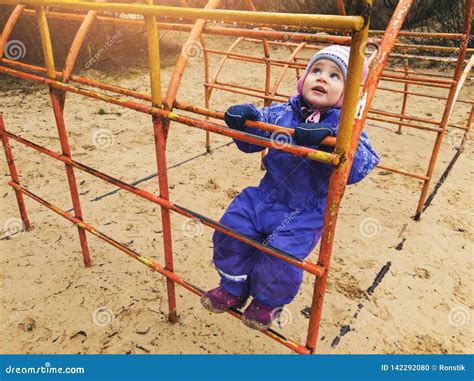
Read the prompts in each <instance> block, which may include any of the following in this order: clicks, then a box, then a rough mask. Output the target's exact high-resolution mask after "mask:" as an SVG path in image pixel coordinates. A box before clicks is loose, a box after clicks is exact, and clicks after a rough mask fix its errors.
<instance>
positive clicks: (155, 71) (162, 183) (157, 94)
mask: <svg viewBox="0 0 474 381" xmlns="http://www.w3.org/2000/svg"><path fill="white" fill-rule="evenodd" d="M147 3H148V4H150V5H152V4H153V0H147ZM145 26H146V34H147V44H148V60H149V65H150V87H151V102H152V106H153V107H157V108H162V100H161V68H160V44H159V37H158V29H157V26H156V18H155V16H145ZM165 124H166V122H165V119H164V118H163V117H161V116H153V131H154V136H155V153H156V164H157V168H158V186H159V189H160V196H161V197H163V198H164V199H165V200H169V187H168V173H167V168H166V166H167V164H166V138H165V131H164V129H165V127H164V126H165ZM161 223H162V227H163V247H164V254H165V265H166V267H165V268H166V269H167V270H169V271H171V272H173V271H174V265H173V244H172V243H173V240H172V237H171V216H170V211H169V209H167V208H165V207H163V206H162V207H161ZM166 287H167V292H168V320H169V321H170V322H171V323H175V322H176V321H177V320H178V315H177V313H176V290H175V284H174V282H173V280H172V279H171V278H167V279H166Z"/></svg>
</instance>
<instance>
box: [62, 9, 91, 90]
mask: <svg viewBox="0 0 474 381" xmlns="http://www.w3.org/2000/svg"><path fill="white" fill-rule="evenodd" d="M96 15H97V12H95V11H89V12H88V13H87V15H86V17H85V18H84V21H83V22H82V24H81V26H80V27H79V30H78V31H77V33H76V36H75V37H74V41H73V42H72V45H71V48H70V49H69V53H68V55H67V57H66V63H65V64H64V69H63V82H65V83H67V82H69V77H70V76H71V73H72V70H73V68H74V65H75V64H76V60H77V56H78V55H79V50H80V49H81V46H82V44H83V43H84V39H85V38H86V35H87V32H88V31H89V29H90V28H91V26H92V23H93V22H94V18H95V17H96Z"/></svg>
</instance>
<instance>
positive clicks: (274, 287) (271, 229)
mask: <svg viewBox="0 0 474 381" xmlns="http://www.w3.org/2000/svg"><path fill="white" fill-rule="evenodd" d="M255 110H256V111H257V112H258V114H259V117H258V120H259V121H262V122H266V123H271V124H276V125H279V126H285V127H290V128H295V127H296V126H297V125H298V124H299V123H302V122H304V121H305V120H304V116H303V114H302V111H301V100H300V96H294V97H292V98H290V99H289V101H288V102H287V103H284V104H272V105H271V106H270V107H264V108H263V109H262V110H260V111H258V110H257V109H256V108H255ZM339 116H340V110H339V109H334V108H333V109H329V110H326V111H325V112H322V113H321V119H320V123H324V124H325V125H326V126H329V127H330V128H331V129H332V131H333V135H334V136H335V135H336V133H337V128H338V124H339ZM242 131H245V132H248V133H251V134H255V135H259V136H264V137H270V133H269V132H265V131H261V130H257V129H254V128H249V127H245V126H244V127H243V129H242ZM235 143H236V145H237V147H238V148H239V149H240V150H241V151H243V152H247V153H250V152H259V151H262V150H263V149H264V147H261V146H258V145H254V144H251V143H247V142H243V141H240V140H236V139H235ZM291 143H292V144H295V143H294V141H292V142H291ZM312 148H316V147H312ZM318 149H320V150H326V151H328V152H329V151H330V150H331V148H330V147H324V146H320V147H318ZM379 161H380V159H379V157H378V156H377V154H376V153H375V151H374V150H373V148H372V146H371V145H370V142H369V139H368V136H367V134H366V133H365V132H362V134H361V137H360V140H359V145H358V147H357V151H356V153H355V155H354V161H353V165H352V169H351V172H350V175H349V180H348V184H354V183H356V182H358V181H360V180H362V179H363V178H364V177H365V176H366V175H367V174H368V173H369V172H370V171H371V170H372V169H373V168H374V167H375V166H376V165H377V164H378V163H379ZM263 162H264V165H265V168H266V173H265V176H264V177H263V179H262V180H261V182H260V184H259V186H258V187H248V188H245V189H244V190H243V191H242V192H241V193H240V194H239V195H238V196H237V197H236V198H235V199H234V200H233V201H232V203H231V204H230V206H229V207H228V208H227V210H226V212H225V214H224V215H223V216H222V218H221V220H220V222H221V223H222V224H224V225H226V226H229V227H231V228H232V229H235V230H237V231H238V232H240V233H242V234H245V235H246V236H249V237H251V238H253V239H254V240H257V241H259V242H263V243H264V244H268V245H270V246H273V247H275V248H278V249H280V250H282V251H284V252H287V253H289V254H291V255H293V256H295V257H298V258H300V259H304V258H306V257H307V256H308V255H309V254H310V253H311V252H312V250H313V249H314V247H315V246H316V244H317V243H318V241H319V239H320V238H321V234H322V229H323V220H324V209H325V203H326V196H327V193H328V184H329V177H330V174H331V169H332V166H331V165H329V164H323V163H319V162H316V161H313V160H310V159H306V158H303V157H299V156H295V155H292V154H290V153H286V152H283V151H281V150H277V149H269V151H268V154H267V155H265V156H264V158H263ZM213 243H214V256H213V260H214V264H215V266H216V269H217V271H218V272H219V274H220V276H221V286H222V287H223V288H224V289H225V290H226V291H227V292H230V293H231V294H233V295H236V296H240V297H248V296H249V295H252V297H253V298H254V299H255V300H256V301H257V302H260V303H262V304H265V305H268V306H272V307H277V306H282V305H284V304H288V303H290V302H291V301H292V300H293V299H294V297H295V296H296V294H297V293H298V290H299V288H300V285H301V281H302V279H303V270H301V269H300V268H298V267H296V266H294V265H291V264H289V263H287V262H285V261H282V260H280V259H278V258H276V257H273V256H271V255H269V254H267V253H265V252H262V251H260V250H258V249H256V248H254V247H252V246H249V245H247V244H245V243H243V242H240V241H238V240H236V239H235V238H232V237H229V236H228V235H226V234H224V233H221V232H219V231H215V232H214V235H213Z"/></svg>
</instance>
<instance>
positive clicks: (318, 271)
mask: <svg viewBox="0 0 474 381" xmlns="http://www.w3.org/2000/svg"><path fill="white" fill-rule="evenodd" d="M0 135H5V136H8V137H9V138H11V139H13V140H15V141H17V142H19V143H22V144H24V145H26V146H28V147H30V148H33V149H35V150H36V151H38V152H41V153H43V154H46V155H48V156H50V157H52V158H54V159H56V160H59V161H61V162H63V163H66V164H69V165H72V166H73V167H75V168H77V169H79V170H82V171H84V172H87V173H89V174H90V175H92V176H95V177H98V178H100V179H101V180H104V181H106V182H108V183H110V184H113V185H115V186H118V187H120V188H122V189H124V190H127V191H129V192H131V193H133V194H135V195H137V196H140V197H142V198H144V199H146V200H148V201H151V202H154V203H155V204H158V205H160V206H162V207H164V208H167V209H169V210H172V211H173V212H176V213H178V214H181V215H183V216H185V217H188V218H192V219H198V220H199V221H201V222H202V223H203V224H204V225H206V226H209V227H211V228H213V229H215V230H218V231H220V232H222V233H224V234H227V235H229V236H231V237H233V238H235V239H237V240H239V241H241V242H244V243H246V244H248V245H250V246H253V247H255V248H256V249H259V250H261V251H264V252H265V253H267V254H270V255H272V256H274V257H276V258H278V259H281V260H283V261H285V262H288V263H290V264H292V265H294V266H296V267H299V268H301V269H303V270H306V271H308V272H310V273H312V274H313V275H316V276H317V277H320V276H322V274H323V273H324V268H323V267H321V266H319V265H318V264H315V263H312V262H310V261H307V260H302V259H299V258H297V257H295V256H293V255H291V254H288V253H286V252H284V251H282V250H279V249H277V248H275V247H273V246H270V245H264V244H262V243H261V242H258V241H256V240H254V239H251V238H249V237H246V236H245V235H243V234H241V233H239V232H237V231H235V230H233V229H231V228H229V227H227V226H225V225H223V224H221V223H219V222H216V221H213V220H211V219H208V218H207V217H205V216H202V215H200V214H199V213H196V212H194V211H191V210H189V209H187V208H184V207H181V206H178V205H176V204H173V203H172V202H170V201H168V200H166V199H164V198H161V197H159V196H155V195H154V194H153V193H149V192H147V191H145V190H142V189H139V188H136V187H134V186H133V185H130V184H127V183H125V182H123V181H121V180H119V179H116V178H114V177H112V176H109V175H107V174H105V173H102V172H100V171H98V170H96V169H94V168H91V167H89V166H87V165H84V164H82V163H80V162H78V161H76V160H73V159H71V158H69V157H65V156H63V155H60V154H59V153H57V152H54V151H51V150H49V149H47V148H45V147H42V146H40V145H38V144H36V143H33V142H31V141H29V140H27V139H25V138H22V137H20V136H18V135H15V134H13V133H11V132H8V131H3V132H2V131H0Z"/></svg>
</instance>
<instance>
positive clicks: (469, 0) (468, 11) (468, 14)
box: [415, 0, 474, 221]
mask: <svg viewBox="0 0 474 381" xmlns="http://www.w3.org/2000/svg"><path fill="white" fill-rule="evenodd" d="M473 1H474V0H466V4H465V14H464V31H463V37H462V39H461V46H460V48H459V56H458V61H457V64H456V69H455V71H454V76H453V83H452V85H451V88H450V89H449V94H448V100H447V101H446V106H445V108H444V113H443V117H442V118H441V124H440V128H441V129H442V131H441V132H438V135H437V136H436V141H435V143H434V147H433V151H432V153H431V159H430V162H429V164H428V169H427V171H426V176H427V177H428V180H425V182H424V184H423V188H422V190H421V195H420V199H419V201H418V206H417V208H416V214H415V221H418V220H419V219H420V216H421V212H422V210H423V205H424V203H425V200H426V195H427V193H428V188H429V186H430V182H431V177H432V176H433V172H434V169H435V165H436V160H437V159H438V154H439V150H440V148H441V142H442V141H443V137H444V133H445V131H446V126H447V125H448V121H449V117H450V114H451V111H452V107H453V105H454V100H455V94H456V90H457V84H458V81H459V79H460V77H461V73H462V68H463V65H464V59H465V58H466V50H467V45H468V42H469V39H470V32H471V22H472V6H473Z"/></svg>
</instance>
